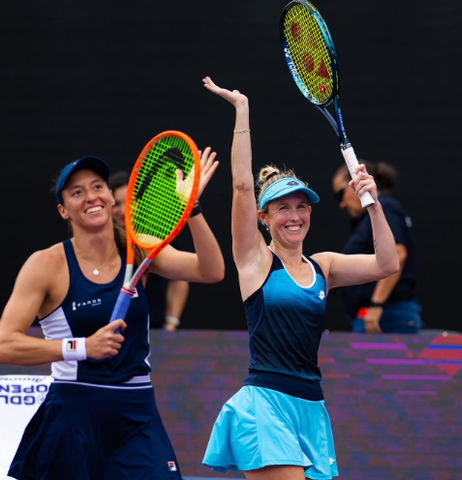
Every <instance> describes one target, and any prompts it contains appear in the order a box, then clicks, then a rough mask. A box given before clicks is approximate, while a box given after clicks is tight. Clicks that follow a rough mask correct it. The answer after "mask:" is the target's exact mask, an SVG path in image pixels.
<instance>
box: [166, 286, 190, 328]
mask: <svg viewBox="0 0 462 480" xmlns="http://www.w3.org/2000/svg"><path fill="white" fill-rule="evenodd" d="M188 294H189V283H188V282H182V281H176V280H170V281H169V282H168V285H167V292H166V294H165V296H166V299H165V302H166V308H165V325H164V328H165V329H166V330H175V329H176V328H177V327H178V326H179V324H180V323H179V322H180V318H181V315H182V313H183V310H184V306H185V305H186V301H187V299H188Z"/></svg>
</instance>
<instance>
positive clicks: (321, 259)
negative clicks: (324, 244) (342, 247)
mask: <svg viewBox="0 0 462 480" xmlns="http://www.w3.org/2000/svg"><path fill="white" fill-rule="evenodd" d="M338 255H341V254H340V253H336V252H319V253H314V254H313V255H311V256H310V258H312V259H313V260H314V261H315V262H316V263H317V264H318V265H319V266H320V267H321V270H322V272H323V273H324V276H325V277H326V278H328V277H329V273H330V267H331V265H332V261H333V260H334V258H335V257H336V256H338Z"/></svg>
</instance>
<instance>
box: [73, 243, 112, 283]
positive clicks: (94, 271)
mask: <svg viewBox="0 0 462 480" xmlns="http://www.w3.org/2000/svg"><path fill="white" fill-rule="evenodd" d="M115 247H116V244H115V242H114V246H113V247H112V250H111V253H110V254H109V257H107V260H106V261H105V262H104V263H103V264H102V265H101V267H99V268H98V267H95V269H94V270H93V275H96V276H98V275H99V273H100V271H101V270H102V269H103V268H104V266H105V265H106V263H107V262H109V259H110V258H111V257H112V254H113V253H114V250H115ZM74 248H75V251H76V252H77V253H78V254H79V255H80V258H81V259H82V260H85V262H87V263H88V265H90V267H93V265H92V264H91V263H90V262H89V261H88V260H86V259H85V258H84V257H83V256H82V254H81V253H80V250H79V249H78V248H77V246H76V244H75V242H74Z"/></svg>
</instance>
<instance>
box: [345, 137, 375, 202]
mask: <svg viewBox="0 0 462 480" xmlns="http://www.w3.org/2000/svg"><path fill="white" fill-rule="evenodd" d="M340 149H341V151H342V155H343V158H344V159H345V163H346V164H347V167H348V171H349V172H350V175H351V178H355V177H356V173H355V167H357V166H358V165H359V163H358V159H357V158H356V153H355V151H354V150H353V146H352V145H351V143H348V144H347V145H345V146H343V145H342V146H341V148H340ZM359 199H360V200H361V206H362V207H363V208H367V207H370V206H371V205H374V203H375V201H374V199H373V198H372V195H371V194H370V193H369V192H366V193H364V194H363V195H361V196H360V197H359Z"/></svg>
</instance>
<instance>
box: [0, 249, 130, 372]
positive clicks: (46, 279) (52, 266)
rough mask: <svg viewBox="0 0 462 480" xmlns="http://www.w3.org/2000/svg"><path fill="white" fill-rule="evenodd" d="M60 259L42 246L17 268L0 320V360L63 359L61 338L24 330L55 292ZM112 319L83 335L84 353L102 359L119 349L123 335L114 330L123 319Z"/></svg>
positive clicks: (40, 361) (42, 361) (13, 362)
mask: <svg viewBox="0 0 462 480" xmlns="http://www.w3.org/2000/svg"><path fill="white" fill-rule="evenodd" d="M61 262H62V260H61V259H60V258H59V256H58V255H56V253H55V252H54V251H53V250H52V249H49V250H44V251H40V252H36V253H34V254H33V255H32V256H31V257H30V258H29V259H28V260H27V262H26V263H25V264H24V266H23V268H22V269H21V271H20V272H19V275H18V278H17V280H16V284H15V286H14V289H13V293H12V295H11V297H10V299H9V301H8V303H7V305H6V307H5V310H4V312H3V315H2V318H1V320H0V364H11V365H22V366H32V365H42V364H46V363H51V362H55V361H60V360H63V354H62V340H44V339H41V338H35V337H31V336H28V335H27V334H26V332H27V330H28V328H29V327H30V326H31V325H32V322H33V321H34V319H35V317H36V316H37V314H38V313H39V312H40V310H41V309H42V307H43V305H44V304H45V303H46V302H50V297H53V296H54V291H55V290H56V288H55V285H56V283H57V282H59V280H60V279H59V277H58V276H57V275H56V272H57V271H59V269H60V267H62V265H60V263H61ZM66 268H67V266H66ZM52 301H53V300H52ZM114 323H116V324H117V325H116V326H114V327H113V326H112V324H111V325H108V326H107V327H104V328H102V329H100V330H98V331H97V332H96V333H95V334H94V335H92V336H91V337H88V338H87V339H86V350H87V357H90V358H94V359H101V358H106V357H109V356H111V355H116V354H117V353H118V350H119V349H120V345H121V343H122V342H123V340H124V339H123V336H122V335H120V334H115V333H114V330H115V329H116V328H120V329H121V330H124V328H125V322H123V321H122V320H118V321H116V322H114Z"/></svg>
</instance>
